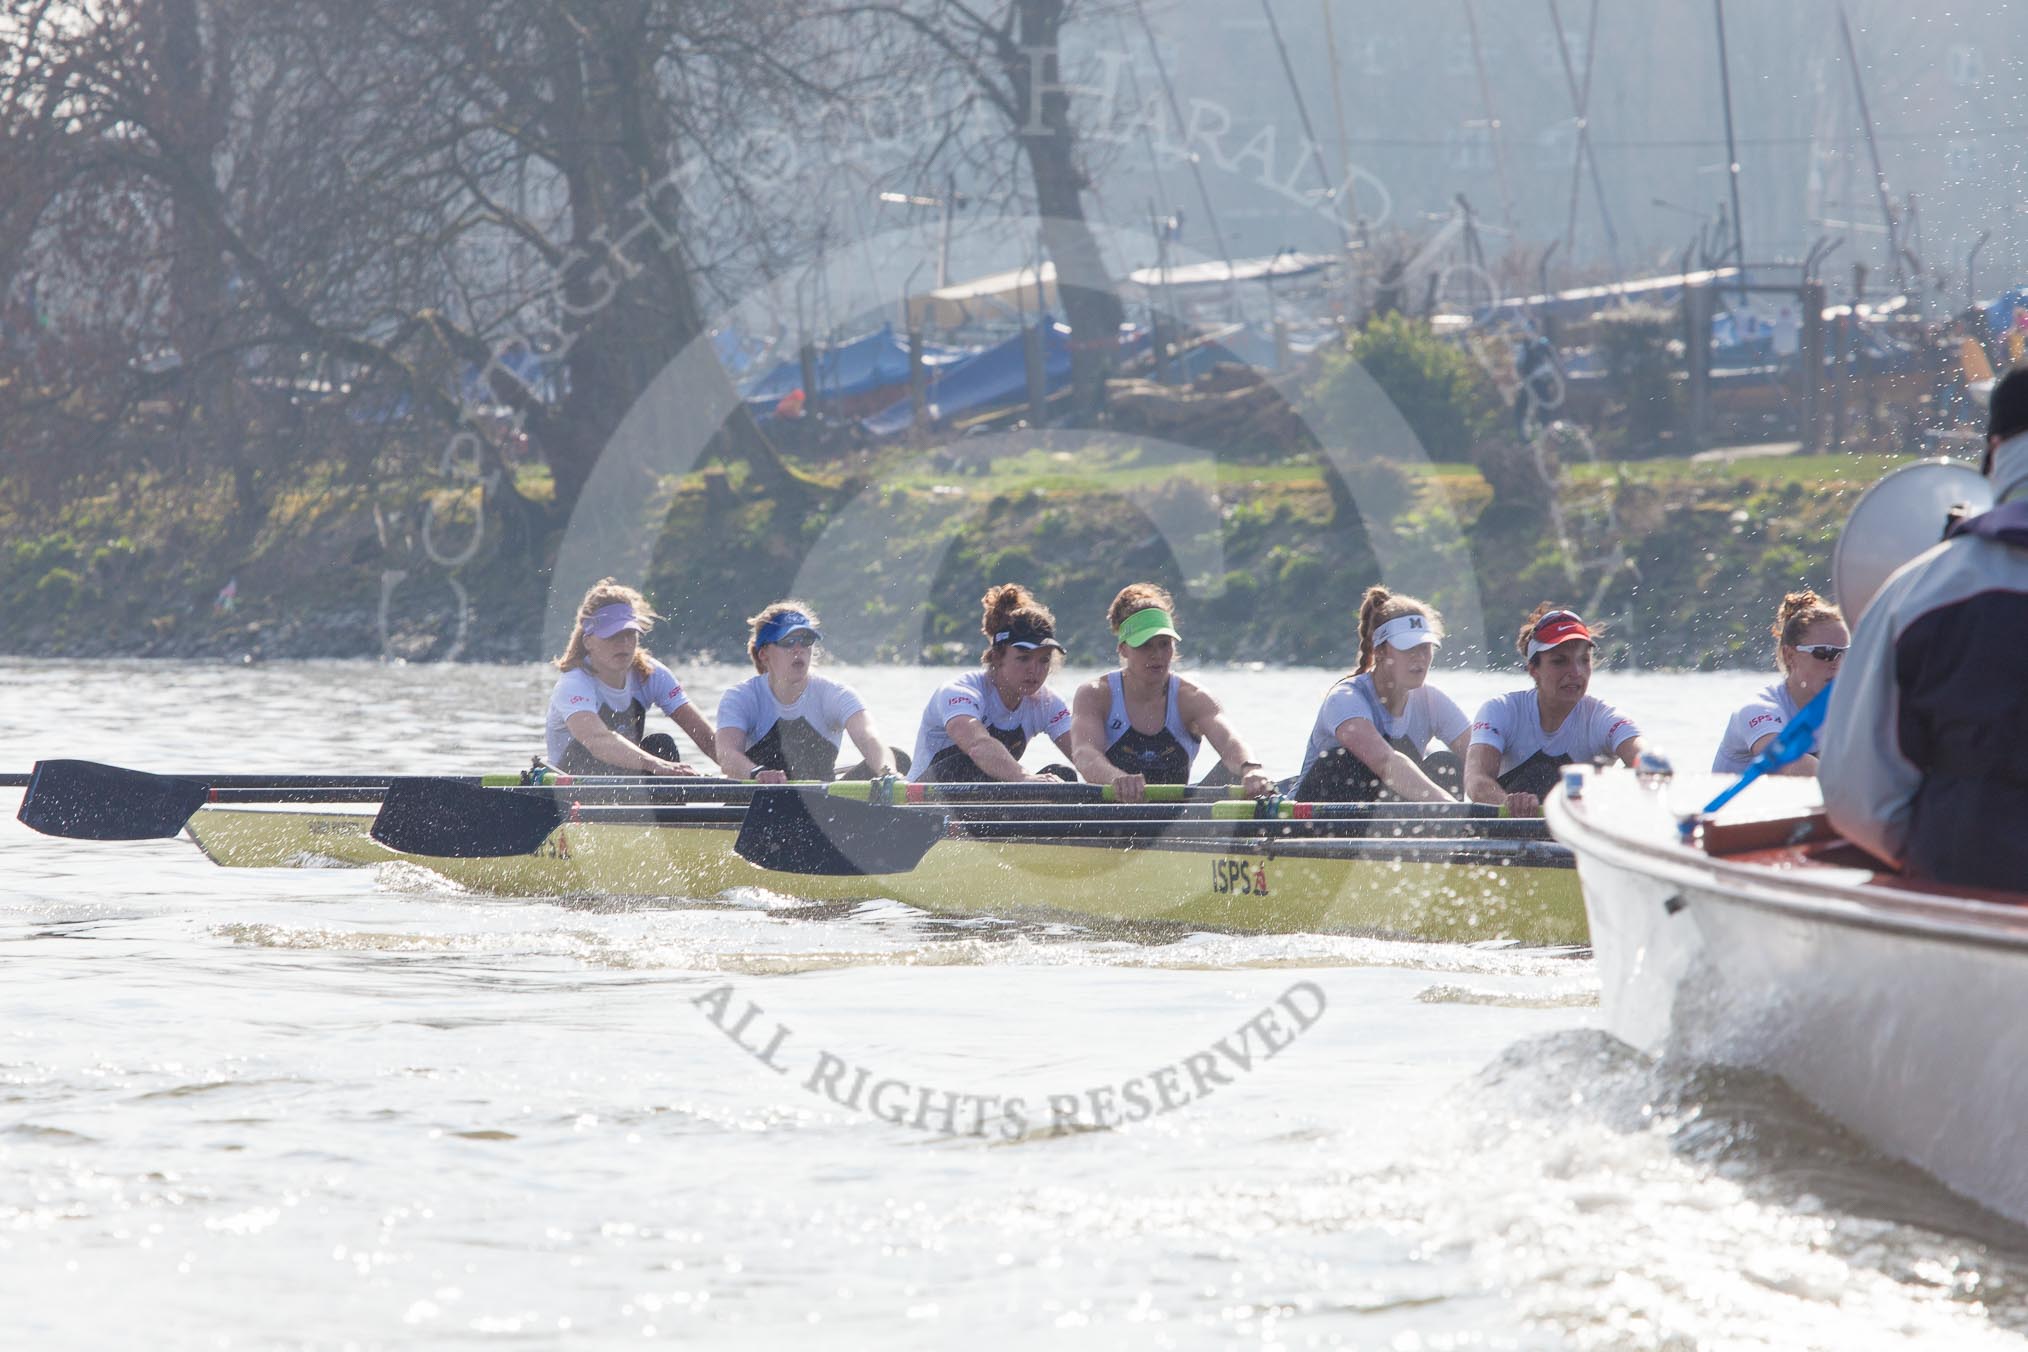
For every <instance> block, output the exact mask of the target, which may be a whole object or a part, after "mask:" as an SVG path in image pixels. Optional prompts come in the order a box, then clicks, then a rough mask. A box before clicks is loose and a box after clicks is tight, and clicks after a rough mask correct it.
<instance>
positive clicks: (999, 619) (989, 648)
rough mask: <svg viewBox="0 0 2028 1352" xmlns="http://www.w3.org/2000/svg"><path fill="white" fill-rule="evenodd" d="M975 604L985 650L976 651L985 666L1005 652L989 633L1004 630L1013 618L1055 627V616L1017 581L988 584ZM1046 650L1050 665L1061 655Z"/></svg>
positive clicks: (1054, 651) (993, 663) (994, 661)
mask: <svg viewBox="0 0 2028 1352" xmlns="http://www.w3.org/2000/svg"><path fill="white" fill-rule="evenodd" d="M979 605H980V607H981V610H982V614H981V615H980V618H979V632H980V633H982V634H984V635H985V636H986V650H985V651H984V652H982V653H980V654H979V660H980V661H981V662H983V663H985V664H986V665H987V666H989V667H996V666H998V665H1000V660H1001V659H1002V658H1004V657H1005V656H1006V655H1007V645H1006V644H1004V643H1000V642H996V641H995V640H994V638H993V635H995V634H998V633H1003V632H1005V631H1006V630H1007V629H1009V628H1011V627H1012V626H1013V624H1014V622H1015V621H1016V620H1030V621H1033V622H1034V623H1037V624H1040V625H1044V626H1046V627H1048V628H1049V629H1051V630H1054V629H1055V628H1056V616H1055V615H1054V614H1052V613H1051V612H1050V609H1049V607H1048V606H1045V605H1043V604H1042V602H1040V601H1038V600H1036V599H1035V597H1034V595H1033V594H1032V593H1031V592H1030V591H1029V590H1028V588H1026V587H1024V586H1022V585H1021V584H1020V583H1018V582H1003V583H1001V584H1000V585H999V586H997V587H988V588H987V589H986V594H985V595H984V596H982V597H980V598H979ZM1048 651H1049V660H1050V664H1051V665H1052V666H1054V665H1055V664H1056V663H1057V662H1058V661H1060V660H1061V659H1062V656H1063V654H1062V653H1060V652H1058V651H1057V650H1056V649H1054V648H1051V649H1049V650H1048Z"/></svg>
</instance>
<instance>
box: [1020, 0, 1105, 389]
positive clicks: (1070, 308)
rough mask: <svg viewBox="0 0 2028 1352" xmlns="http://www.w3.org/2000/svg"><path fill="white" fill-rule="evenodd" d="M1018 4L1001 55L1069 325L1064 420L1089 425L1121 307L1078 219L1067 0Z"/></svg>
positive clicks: (1080, 180)
mask: <svg viewBox="0 0 2028 1352" xmlns="http://www.w3.org/2000/svg"><path fill="white" fill-rule="evenodd" d="M1018 3H1019V5H1020V28H1019V32H1020V48H1019V50H1016V51H1013V52H1003V59H1004V61H1005V64H1006V67H1007V72H1008V77H1009V81H1010V83H1011V84H1012V86H1013V89H1014V96H1015V97H1014V106H1015V108H1016V109H1018V110H1019V111H1020V112H1021V113H1022V115H1023V117H1024V122H1023V125H1022V126H1021V127H1020V128H1019V129H1018V131H1019V134H1020V136H1021V144H1022V146H1023V148H1024V149H1025V150H1026V151H1027V154H1028V167H1029V171H1030V172H1031V174H1032V175H1033V176H1034V179H1035V202H1036V207H1037V210H1038V211H1039V212H1040V214H1041V216H1042V242H1043V246H1044V247H1045V248H1047V249H1048V251H1049V257H1050V261H1051V262H1053V263H1055V264H1056V290H1057V294H1058V295H1059V296H1060V297H1061V298H1062V300H1063V311H1064V318H1065V320H1066V321H1067V322H1068V323H1069V325H1070V371H1071V391H1072V392H1071V401H1072V409H1071V417H1072V420H1073V421H1074V422H1079V423H1088V422H1090V421H1093V420H1095V419H1096V418H1097V417H1098V416H1099V415H1100V414H1101V413H1102V412H1103V411H1104V408H1105V390H1106V377H1107V376H1109V375H1110V374H1112V369H1113V355H1114V353H1115V352H1116V351H1117V349H1118V346H1119V333H1120V321H1121V320H1122V319H1123V318H1124V317H1125V315H1126V310H1125V308H1124V307H1123V306H1122V305H1121V304H1120V298H1119V295H1118V294H1117V293H1116V292H1115V291H1114V290H1113V286H1112V279H1111V278H1110V277H1109V276H1108V275H1107V274H1106V267H1105V261H1104V259H1103V258H1101V257H1100V255H1099V247H1098V241H1097V240H1096V239H1094V238H1093V237H1092V233H1091V226H1090V224H1089V223H1088V222H1087V221H1086V220H1085V215H1084V198H1083V193H1084V190H1085V189H1086V188H1087V187H1089V186H1090V184H1089V183H1088V182H1087V181H1086V179H1085V176H1084V171H1083V170H1082V169H1081V168H1079V166H1078V163H1077V135H1076V132H1075V131H1074V130H1073V129H1072V127H1071V124H1070V97H1069V95H1068V94H1066V93H1065V92H1063V90H1062V87H1061V86H1062V84H1063V80H1062V78H1061V71H1060V51H1059V48H1058V40H1059V37H1060V34H1061V31H1062V28H1063V16H1064V10H1065V7H1066V2H1065V0H1018ZM1038 80H1039V88H1038V87H1037V86H1038ZM1038 100H1039V101H1038Z"/></svg>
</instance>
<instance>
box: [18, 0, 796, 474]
mask: <svg viewBox="0 0 2028 1352" xmlns="http://www.w3.org/2000/svg"><path fill="white" fill-rule="evenodd" d="M7 37H8V38H9V39H10V45H9V46H8V47H7V48H6V49H5V53H4V55H5V58H6V60H7V61H8V63H9V64H8V65H7V67H6V68H5V70H4V72H0V75H4V78H5V79H6V85H5V87H4V88H0V116H4V117H5V119H6V120H5V124H4V126H0V154H4V155H5V156H6V166H7V167H8V168H9V169H10V170H16V169H18V170H19V171H20V176H19V177H16V176H15V175H13V174H10V184H12V183H16V182H18V183H20V184H22V185H23V187H24V189H26V190H27V191H24V192H23V193H21V194H20V195H17V196H12V197H10V198H9V200H8V202H7V203H6V204H5V206H4V208H0V268H4V271H0V284H12V283H14V282H15V281H16V280H17V279H18V278H20V277H22V276H25V275H35V276H42V275H45V274H47V273H48V272H49V271H50V269H51V266H52V265H53V264H55V263H57V262H58V261H60V260H61V259H63V258H64V257H65V256H68V257H69V259H70V261H71V264H72V271H73V272H74V273H75V272H77V271H78V270H79V264H80V261H81V260H82V259H84V258H86V257H88V256H93V255H94V254H96V255H101V256H104V257H115V258H119V259H120V260H121V262H122V263H123V264H124V267H121V268H118V269H117V274H118V275H123V276H125V277H128V278H134V279H139V280H138V281H137V282H136V284H135V285H136V288H137V291H138V292H140V293H145V294H138V293H137V294H135V295H132V296H126V297H123V298H119V297H101V298H99V299H112V300H117V301H118V303H117V304H113V305H109V306H108V305H101V306H99V307H98V308H99V309H100V310H101V311H105V310H110V311H111V312H112V315H113V317H114V318H115V319H116V320H117V322H119V323H123V324H124V325H125V328H126V334H125V337H126V338H127V340H128V343H127V346H128V347H129V348H130V351H129V352H127V353H126V354H123V355H115V354H112V353H109V354H108V355H107V366H106V367H105V369H103V370H101V371H99V372H98V373H97V374H98V376H99V377H100V383H101V384H102V385H114V384H120V385H127V386H139V387H142V388H141V393H144V394H146V393H150V392H152V393H154V394H157V395H160V394H163V393H167V394H170V395H173V397H174V399H175V400H176V401H177V402H178V404H179V406H180V407H181V408H183V409H184V410H186V412H187V416H188V419H189V424H188V425H189V426H190V427H191V428H193V429H203V430H204V432H205V435H204V436H202V437H200V438H199V440H200V441H201V442H203V443H204V444H205V445H206V446H207V447H209V448H210V453H211V454H215V455H218V456H220V457H221V458H223V459H224V460H225V461H226V462H228V463H234V464H235V472H236V474H237V473H238V472H239V471H240V469H241V468H242V467H250V466H251V464H252V460H251V458H249V457H248V456H247V455H246V454H243V453H244V452H245V451H246V443H247V442H248V440H249V436H250V434H254V433H256V432H257V428H256V426H255V423H254V420H252V419H250V418H249V416H248V412H247V410H245V409H242V408H240V407H239V406H238V405H239V404H240V403H241V402H243V400H244V399H245V397H246V393H247V390H248V389H249V380H248V377H249V375H250V374H252V375H254V376H257V377H258V379H257V380H256V381H255V382H254V383H253V385H252V388H253V389H255V390H256V391H257V390H259V389H263V388H264V389H266V390H268V391H274V390H276V389H286V388H287V387H288V385H289V382H290V381H291V380H292V379H294V378H295V377H296V376H297V375H298V374H300V372H301V371H302V370H303V369H304V367H305V366H306V365H314V366H315V367H316V368H317V369H319V370H322V371H325V372H327V373H331V377H332V382H333V383H336V384H341V385H343V386H344V387H345V388H347V389H349V390H351V391H352V392H353V396H354V400H355V407H357V406H358V405H359V402H360V401H362V400H363V401H365V406H366V408H367V410H368V413H369V414H370V415H371V416H375V417H388V416H393V415H392V411H393V410H396V409H399V408H408V409H411V410H415V411H420V412H422V413H424V414H428V415H431V416H434V417H435V418H437V419H438V420H440V421H442V422H449V423H459V422H466V421H469V419H470V418H471V416H472V414H471V410H469V409H468V408H466V407H465V406H464V403H463V402H462V400H461V399H460V397H459V392H458V387H459V384H460V380H459V377H460V373H461V372H465V371H470V370H473V369H481V370H483V371H484V372H485V373H486V378H487V380H488V382H489V384H490V387H491V393H492V396H493V397H494V398H495V399H497V400H498V401H500V402H502V403H505V404H507V405H508V406H510V407H511V408H512V409H513V410H514V411H515V413H516V414H517V415H518V417H519V418H520V420H521V422H522V425H523V427H524V429H525V431H526V432H527V435H528V441H529V444H530V445H531V446H532V447H533V449H534V450H535V451H536V452H537V453H539V454H540V455H541V456H542V458H543V459H544V461H545V462H546V463H547V464H548V466H549V467H550V469H551V472H552V475H553V479H554V482H555V492H556V497H555V506H556V508H557V509H558V510H559V511H564V510H567V509H568V508H569V506H570V505H571V504H572V502H573V501H574V500H575V498H576V496H577V493H578V492H579V490H580V489H581V488H582V486H583V484H584V483H585V481H586V479H587V477H588V476H589V474H590V472H591V469H592V467H593V465H594V464H595V463H596V461H597V458H598V456H599V454H600V452H601V450H602V449H603V447H604V445H605V444H606V442H607V440H608V439H609V437H610V435H611V433H612V431H613V429H614V428H615V427H616V426H617V425H618V423H619V421H620V419H621V418H622V417H623V416H624V415H625V413H626V411H627V409H628V408H629V407H630V406H631V405H632V403H633V402H634V400H635V399H636V398H637V397H638V396H639V395H640V394H641V393H642V391H643V390H645V389H646V388H647V386H648V384H649V382H650V381H652V380H653V379H654V378H655V376H656V374H657V373H658V372H659V371H660V370H662V368H663V367H664V366H666V365H667V363H668V362H669V361H670V360H671V359H672V358H673V357H674V356H675V355H676V354H677V353H679V352H681V351H682V350H683V349H684V348H685V347H686V346H687V345H688V344H690V343H692V342H694V341H697V340H699V339H700V338H701V337H703V335H704V330H705V323H706V315H705V303H704V301H703V300H702V299H701V295H700V286H709V285H714V284H720V283H722V281H723V278H724V277H725V276H727V275H729V274H731V273H733V272H736V271H737V270H739V269H742V268H744V269H749V270H752V269H763V270H764V269H765V268H766V267H767V266H768V265H769V259H770V258H771V257H773V256H774V255H776V254H778V253H781V252H783V251H793V249H794V247H795V245H794V236H795V233H796V228H797V222H796V220H795V215H794V211H793V209H792V206H793V204H792V203H785V202H783V201H782V200H780V194H779V193H778V192H777V193H773V194H770V193H769V192H768V191H766V190H765V189H764V188H761V187H756V186H755V185H754V184H752V183H750V182H748V181H747V175H746V172H745V171H746V168H747V166H745V165H743V164H741V163H739V162H737V161H736V160H734V159H728V158H727V157H725V156H724V155H723V154H722V153H721V148H722V146H724V145H725V144H727V143H728V142H731V141H733V140H735V139H736V136H735V133H736V132H737V131H738V129H739V128H740V127H741V126H742V125H745V124H747V123H750V122H751V121H753V120H754V119H755V118H756V116H757V115H759V114H761V113H762V112H765V114H766V115H767V116H769V117H771V118H772V119H773V120H775V121H777V122H791V123H792V121H793V118H794V117H795V116H796V115H797V114H798V112H799V110H803V109H809V108H815V107H820V106H822V104H823V103H824V101H825V100H826V99H830V98H835V97H836V91H834V90H830V89H826V88H824V87H820V86H819V85H817V84H815V83H813V82H812V81H811V80H809V79H806V78H804V77H803V76H802V75H800V74H799V73H798V72H799V71H801V70H806V69H824V68H825V64H824V62H823V60H822V57H823V55H824V53H823V51H822V50H821V49H820V48H819V47H818V46H817V44H819V43H821V42H823V41H827V40H829V36H828V35H827V34H826V33H825V32H823V31H821V30H820V28H819V27H818V26H815V25H811V24H809V23H808V22H806V21H805V20H804V17H803V16H801V15H800V14H799V13H798V12H797V11H796V10H795V9H794V7H793V6H792V5H790V4H788V3H786V0H779V2H777V0H686V2H684V3H678V0H416V2H415V3H403V4H400V5H396V4H393V3H391V2H390V3H373V4H368V5H361V4H357V3H353V2H352V0H310V2H309V3H304V4H298V5H291V6H263V5H261V4H259V3H257V0H110V2H109V3H91V0H47V2H46V3H43V4H40V5H37V6H34V7H32V9H31V11H30V12H29V13H28V14H27V15H26V16H24V17H23V18H21V19H17V20H16V21H15V25H14V28H13V30H12V31H10V32H8V34H7ZM123 214H124V215H127V216H138V217H139V219H140V221H141V222H142V224H143V226H144V228H141V229H138V230H136V229H133V228H131V227H132V224H133V222H132V221H126V222H124V223H123V222H122V220H121V217H122V215H123ZM59 218H61V222H62V227H63V228H61V229H58V228H56V225H57V222H58V220H59ZM123 224H124V227H125V228H123ZM110 289H111V288H109V290H110ZM78 290H79V292H80V294H82V291H83V290H84V288H82V287H81V288H78ZM517 340H519V341H521V342H523V343H524V344H525V345H526V346H527V347H528V348H529V349H530V356H531V357H532V363H533V364H541V363H544V362H546V363H548V364H549V366H550V367H551V368H552V369H551V370H550V372H549V373H548V378H547V379H528V378H527V377H528V375H529V372H530V366H531V363H530V362H521V363H518V364H517V363H514V362H501V361H495V360H492V358H493V357H494V356H495V355H496V354H498V353H500V352H501V351H503V350H504V349H506V348H508V347H509V346H511V345H512V344H514V343H515V342H516V341H517ZM114 346H115V347H117V346H118V344H114ZM152 350H159V351H160V352H162V353H165V354H166V356H164V357H162V358H161V359H159V360H145V359H144V360H136V358H137V357H145V355H146V354H147V353H148V352H150V351H152ZM6 402H7V401H6V399H5V398H4V397H0V414H4V413H5V412H6V411H7V409H6ZM133 402H137V401H130V404H131V403H133ZM235 433H236V434H235ZM262 439H263V440H272V438H271V437H264V438H262ZM717 450H718V452H719V453H720V454H721V455H723V456H725V457H727V458H732V459H736V460H738V461H740V462H742V463H744V464H745V465H746V466H747V468H748V471H749V475H750V477H751V479H752V480H753V481H754V482H755V483H756V484H757V485H758V486H759V487H760V488H761V489H763V490H764V491H766V492H768V493H770V494H772V495H774V496H776V497H778V498H792V499H799V498H802V497H804V496H806V495H807V494H808V493H809V492H810V491H812V489H813V487H814V485H813V483H812V482H811V481H809V480H807V479H806V478H804V477H803V476H801V475H799V474H797V473H796V472H795V471H793V470H791V469H790V468H789V467H788V466H787V465H786V464H785V463H784V462H783V461H782V460H781V459H780V458H779V456H777V455H776V453H775V451H774V449H773V448H772V447H771V446H770V445H769V444H768V442H767V441H766V439H765V438H764V437H763V436H762V435H761V434H760V432H759V430H758V429H757V428H756V427H755V426H754V425H753V423H752V420H751V419H750V418H748V417H747V416H746V415H745V413H744V410H743V409H741V410H740V411H739V412H737V413H736V414H735V415H734V417H733V418H732V419H731V420H729V422H728V423H727V425H726V426H725V428H724V429H722V432H721V435H720V439H719V441H718V443H717ZM235 456H239V457H240V459H239V460H237V461H235V459H234V457H235ZM495 467H496V468H497V465H496V466H495ZM249 472H250V470H249ZM494 477H495V480H496V482H497V483H498V484H499V485H500V489H499V491H501V492H503V493H505V494H507V495H509V496H511V495H512V494H513V489H512V487H511V479H510V478H507V477H504V476H494Z"/></svg>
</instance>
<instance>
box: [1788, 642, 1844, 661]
mask: <svg viewBox="0 0 2028 1352" xmlns="http://www.w3.org/2000/svg"><path fill="white" fill-rule="evenodd" d="M1848 646H1850V645H1848V644H1842V643H1813V644H1811V645H1810V646H1809V647H1807V648H1800V647H1799V648H1797V649H1796V651H1797V652H1799V653H1808V654H1809V655H1810V656H1812V657H1814V658H1816V659H1817V660H1818V661H1819V662H1835V661H1837V660H1838V659H1839V658H1841V657H1843V656H1844V655H1845V649H1846V648H1847V647H1848Z"/></svg>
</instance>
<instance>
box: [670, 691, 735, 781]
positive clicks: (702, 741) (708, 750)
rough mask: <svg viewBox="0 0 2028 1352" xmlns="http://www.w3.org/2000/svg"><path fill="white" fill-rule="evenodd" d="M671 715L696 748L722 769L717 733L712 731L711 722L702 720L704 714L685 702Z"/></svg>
mask: <svg viewBox="0 0 2028 1352" xmlns="http://www.w3.org/2000/svg"><path fill="white" fill-rule="evenodd" d="M673 717H674V718H675V720H676V726H677V727H679V728H681V729H683V731H684V733H685V734H686V735H687V736H688V737H689V738H690V740H691V741H693V742H695V743H696V744H697V749H698V750H699V751H702V752H703V753H704V754H705V756H706V757H708V758H709V759H710V760H711V761H712V762H713V763H714V764H717V765H719V767H720V768H721V769H723V768H724V765H723V763H722V762H720V761H719V759H718V734H717V733H715V732H713V731H712V728H711V724H709V723H707V722H705V721H704V715H703V714H700V713H698V712H697V710H696V709H694V708H692V707H691V706H690V705H688V704H686V705H684V706H683V707H682V708H680V709H678V710H677V711H676V712H675V714H674V715H673Z"/></svg>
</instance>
